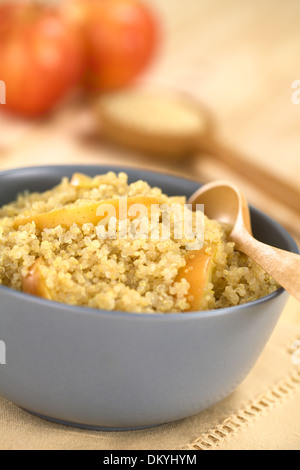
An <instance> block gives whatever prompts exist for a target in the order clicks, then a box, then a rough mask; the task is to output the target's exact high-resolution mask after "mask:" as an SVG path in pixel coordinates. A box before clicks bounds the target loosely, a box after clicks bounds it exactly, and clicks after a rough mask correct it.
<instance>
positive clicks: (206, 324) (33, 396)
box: [0, 166, 297, 429]
mask: <svg viewBox="0 0 300 470" xmlns="http://www.w3.org/2000/svg"><path fill="white" fill-rule="evenodd" d="M109 170H114V171H117V172H118V171H127V173H128V174H129V178H130V181H135V180H137V179H140V178H142V179H144V180H146V181H148V182H149V183H150V184H151V185H156V186H159V187H161V188H162V189H163V190H164V191H165V192H166V193H168V194H169V195H176V194H185V195H187V196H189V195H190V194H191V193H193V192H194V191H195V190H196V189H197V188H198V186H199V185H198V184H197V183H195V182H193V181H189V180H186V179H181V178H175V177H172V176H167V175H164V174H160V173H152V172H147V171H141V170H133V169H129V168H128V169H126V168H125V169H124V168H117V167H108V166H55V167H38V168H27V169H26V168H25V169H18V170H13V171H7V172H3V173H1V174H0V206H2V205H3V204H4V203H8V202H10V201H12V200H14V198H15V196H16V195H17V193H19V192H20V191H23V190H25V189H27V190H30V191H43V190H46V189H49V188H51V187H53V186H54V185H56V184H57V183H58V182H59V181H60V180H61V178H62V177H63V176H71V175H72V174H73V173H74V172H75V171H76V172H78V171H79V172H84V173H87V174H90V175H95V174H99V173H104V172H107V171H109ZM252 221H253V228H254V234H255V236H256V237H257V238H259V239H261V240H262V241H264V242H266V243H269V244H272V245H275V246H277V247H280V248H283V249H285V250H289V251H292V252H297V246H296V243H295V242H294V241H293V240H292V239H291V237H290V236H289V234H288V233H287V232H286V231H285V230H284V229H283V228H282V227H281V226H279V225H278V224H277V223H276V222H274V221H273V220H271V219H270V218H268V217H267V216H266V215H264V214H262V213H261V212H259V211H257V210H255V209H252ZM287 297H288V295H287V293H286V292H285V291H284V290H283V289H281V290H279V291H278V292H276V293H274V294H272V295H269V296H268V297H265V298H263V299H261V300H258V301H255V302H253V303H249V304H247V305H243V306H238V307H232V308H227V309H222V310H214V311H208V312H199V313H183V314H171V315H154V314H150V315H142V314H131V313H124V312H108V311H105V310H92V309H88V308H81V307H72V306H68V305H63V304H59V303H55V302H48V301H45V300H42V299H38V298H35V297H32V296H29V295H26V294H22V293H19V292H15V291H13V290H11V289H8V288H5V287H0V341H2V342H3V343H5V345H6V364H5V365H0V394H1V395H3V396H4V397H6V398H7V399H9V400H11V401H12V402H14V403H16V404H17V405H19V406H20V407H22V408H25V409H27V410H29V411H31V412H32V413H35V414H37V415H39V416H43V417H46V418H48V419H51V420H54V421H58V422H62V423H65V424H71V425H74V426H79V427H86V428H90V427H91V428H94V427H96V428H99V429H105V428H106V429H128V428H140V427H147V426H153V425H158V424H162V423H166V422H170V421H173V420H178V419H180V418H184V417H187V416H190V415H192V414H195V413H198V412H199V411H201V410H203V409H205V408H208V407H210V406H211V405H213V404H214V403H216V402H218V401H219V400H221V399H222V398H224V397H226V396H227V395H229V394H230V393H231V392H232V391H233V390H234V389H235V388H236V387H237V386H238V385H239V384H240V383H241V382H242V380H243V379H244V378H245V377H246V375H247V374H248V373H249V371H250V370H251V369H252V367H253V366H254V364H255V363H256V361H257V359H258V357H259V356H260V354H261V352H262V350H263V348H264V346H265V345H266V342H267V341H268V339H269V337H270V335H271V333H272V331H273V329H274V327H275V325H276V323H277V321H278V319H279V317H280V314H281V312H282V310H283V307H284V305H285V303H286V301H287ZM3 343H2V346H3Z"/></svg>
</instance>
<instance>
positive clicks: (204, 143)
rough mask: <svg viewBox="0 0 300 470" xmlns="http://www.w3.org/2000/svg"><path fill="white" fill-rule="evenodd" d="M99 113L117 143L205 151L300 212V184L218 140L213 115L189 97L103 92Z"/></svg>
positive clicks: (178, 152) (171, 151) (177, 154)
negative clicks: (265, 167) (295, 184)
mask: <svg viewBox="0 0 300 470" xmlns="http://www.w3.org/2000/svg"><path fill="white" fill-rule="evenodd" d="M96 114H97V116H98V117H99V118H100V125H101V133H102V135H104V136H105V137H106V138H108V139H109V140H111V141H113V142H115V143H117V144H119V145H122V146H125V147H128V148H131V149H134V150H137V151H141V152H145V153H148V154H151V155H156V156H159V157H160V158H164V159H167V158H169V159H172V160H171V161H174V160H175V159H177V160H179V159H184V158H188V157H189V156H191V155H192V154H195V153H197V152H205V153H207V154H209V155H212V156H214V157H216V158H218V159H219V160H221V161H222V162H224V163H225V164H226V165H227V166H229V167H230V168H231V169H233V170H234V171H235V172H236V173H237V174H239V175H240V176H243V177H244V178H245V179H246V180H248V181H250V182H252V183H254V184H255V186H256V187H258V188H261V189H263V190H264V191H266V192H268V193H269V194H270V195H271V196H272V197H273V198H274V199H276V200H277V201H280V202H281V203H284V204H285V205H287V206H288V207H290V208H292V209H293V210H295V211H296V212H297V213H300V188H299V189H298V188H296V187H295V186H293V185H292V184H289V183H288V182H287V181H285V180H283V179H281V178H280V177H277V176H276V175H274V174H272V173H269V172H268V171H266V170H265V169H264V168H262V167H261V166H259V165H257V164H256V163H253V162H251V160H250V159H249V158H248V159H247V158H246V157H244V156H242V155H241V154H239V153H238V152H236V151H234V150H232V149H230V148H228V147H227V146H226V145H225V144H223V143H222V142H220V141H219V140H218V138H217V136H216V135H215V132H214V120H213V118H212V117H211V116H210V114H209V112H208V111H207V110H206V109H205V108H204V107H203V106H202V105H200V104H199V103H197V101H196V100H195V99H193V98H191V97H188V96H186V95H184V94H181V93H178V92H170V91H162V90H161V91H154V90H147V89H132V90H126V91H120V92H116V93H113V94H110V95H104V96H102V97H101V98H99V99H98V101H97V103H96Z"/></svg>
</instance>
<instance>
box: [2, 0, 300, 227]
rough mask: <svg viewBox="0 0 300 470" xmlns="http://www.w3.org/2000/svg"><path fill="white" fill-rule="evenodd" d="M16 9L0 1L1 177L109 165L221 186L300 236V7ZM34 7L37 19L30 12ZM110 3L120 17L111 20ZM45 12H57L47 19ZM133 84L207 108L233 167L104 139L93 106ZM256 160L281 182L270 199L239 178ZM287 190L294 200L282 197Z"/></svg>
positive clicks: (205, 0) (232, 0)
mask: <svg viewBox="0 0 300 470" xmlns="http://www.w3.org/2000/svg"><path fill="white" fill-rule="evenodd" d="M122 2H123V5H121V3H122ZM14 3H15V2H14V1H13V0H11V1H9V2H5V1H2V2H0V43H1V50H0V80H2V81H3V82H4V83H5V85H6V104H1V105H0V169H7V168H14V167H19V166H31V165H40V164H43V165H44V164H45V165H46V164H61V163H74V162H76V163H92V164H103V163H106V164H107V163H111V164H121V165H124V166H129V165H130V166H141V167H148V168H155V169H158V170H162V171H167V172H172V173H177V174H182V175H184V176H191V177H193V178H194V179H197V180H199V182H206V181H211V180H214V179H219V178H222V179H224V178H226V179H230V180H232V181H234V182H236V183H237V184H238V185H239V186H240V187H241V188H242V189H243V190H244V191H245V193H246V195H247V197H248V198H249V200H250V202H251V203H253V204H255V205H256V206H258V207H259V208H261V209H263V210H264V211H265V212H267V213H269V214H270V215H271V216H273V217H275V218H276V219H277V220H279V221H280V222H281V223H283V224H284V225H285V226H286V227H287V228H288V229H289V230H290V231H291V232H293V233H294V234H297V233H298V234H299V233H300V208H299V212H298V211H297V205H298V201H299V202H300V200H299V199H297V198H298V197H299V191H300V183H299V180H300V158H299V151H300V145H299V123H300V104H299V105H298V104H297V100H295V99H293V96H294V98H295V94H296V92H297V90H296V89H295V88H293V87H292V86H293V84H294V86H296V85H295V81H296V80H299V79H300V67H299V50H300V35H299V17H300V2H299V1H298V0H286V1H285V2H282V1H281V0H263V1H262V0H243V2H241V1H238V0H188V2H183V1H182V0H164V1H161V0H136V1H135V0H132V1H131V0H130V1H128V0H110V1H107V0H98V1H97V0H90V1H89V0H66V1H63V0H61V1H59V2H55V1H54V0H52V1H49V2H47V1H45V0H44V2H27V1H24V2H19V3H20V4H21V5H22V8H21V7H19V11H17V12H16V11H11V6H12V5H14ZM37 3H40V4H42V5H44V6H43V8H42V10H40V9H38V11H37V10H35V11H34V12H33V11H31V12H30V11H28V9H29V8H30V4H37ZM114 3H117V4H119V5H118V8H119V10H118V9H117V8H116V9H115V10H113V9H112V10H110V11H107V10H108V9H109V8H110V9H111V8H112V4H114ZM128 3H131V5H129V6H128ZM88 4H90V5H88ZM95 4H98V6H97V5H95ZM99 4H105V5H104V6H103V5H102V6H101V7H99ZM124 4H125V5H124ZM126 4H127V6H126ZM7 5H9V6H10V7H7ZM45 5H46V6H45ZM49 5H50V6H51V7H55V8H57V9H59V13H57V12H56V13H55V14H54V13H53V12H52V13H49V12H48V6H49ZM129 7H130V8H131V9H132V8H135V9H136V10H137V11H136V13H134V12H132V11H131V12H130V11H129V12H128V11H127V10H126V8H129ZM34 8H37V7H34ZM122 8H123V9H122ZM44 9H46V10H47V11H46V10H44ZM89 9H92V10H91V11H92V13H91V11H87V10H89ZM93 9H94V10H93ZM139 9H142V10H139ZM21 10H22V11H21ZM47 15H48V16H47ZM51 15H52V16H51ZM53 15H54V16H53ZM50 20H51V21H50ZM122 22H125V23H127V29H126V34H125V33H124V31H123V30H122ZM131 23H132V24H131ZM130 27H131V28H132V31H131V30H130ZM128 28H129V29H128ZM129 30H130V31H129ZM126 38H127V39H126ZM126 41H127V45H125V43H126ZM129 43H130V44H131V46H130V47H129ZM79 50H80V51H81V53H82V56H81V57H79V56H76V51H77V52H78V51H79ZM126 54H128V57H127V56H126ZM81 61H83V62H81ZM82 63H84V65H82ZM118 70H119V71H120V70H122V73H121V74H120V73H119V72H118ZM71 72H73V75H72V73H71ZM123 72H124V73H123ZM125 72H126V73H125ZM127 72H128V73H127ZM79 75H80V77H79ZM129 85H130V86H131V87H135V86H141V85H143V86H145V87H146V86H147V87H149V86H151V87H155V88H157V89H161V90H174V91H179V92H184V93H186V94H187V95H188V96H189V97H190V98H191V99H192V100H196V102H197V103H200V104H201V106H203V109H204V110H208V111H209V116H210V119H211V120H212V122H213V129H214V131H213V132H214V135H216V136H217V137H216V138H217V140H218V142H222V145H223V146H225V147H230V148H232V149H235V151H236V153H237V155H238V162H237V161H234V162H233V163H232V164H228V162H227V163H224V161H222V159H220V158H216V156H213V155H210V154H209V152H207V151H206V152H201V151H195V152H192V154H191V155H188V156H187V158H184V159H183V160H180V161H178V160H177V159H175V158H174V159H172V158H168V159H164V158H155V156H154V155H151V154H149V153H148V154H146V153H144V152H142V151H137V150H135V151H134V150H128V149H126V148H123V147H122V146H120V145H115V144H114V143H113V142H111V141H109V139H107V138H105V136H104V134H103V132H102V127H101V126H102V124H101V115H100V113H99V111H98V107H97V106H95V104H97V103H98V100H99V99H100V98H101V97H102V96H104V95H105V96H109V95H110V94H111V93H113V92H114V90H115V89H118V90H120V89H121V90H126V87H128V86H129ZM298 96H299V101H300V93H299V95H298ZM2 98H3V97H2ZM2 101H3V99H2ZM23 101H24V102H23ZM132 106H133V108H132V109H131V112H133V113H134V104H133V105H132ZM170 119H172V117H170ZM141 120H142V116H141ZM249 162H250V163H251V164H255V165H256V166H257V168H258V169H261V170H262V172H263V173H262V174H263V178H265V180H266V181H267V179H268V177H270V179H271V180H272V178H275V180H274V181H275V183H274V184H275V185H276V188H275V191H273V194H270V192H269V191H267V190H266V188H265V185H264V184H263V178H257V181H255V174H254V176H253V174H252V175H250V174H249V175H247V171H244V172H243V171H241V169H242V168H243V166H244V165H245V167H246V168H247V165H248V163H249ZM255 171H256V170H255ZM268 175H269V176H268ZM248 176H249V177H248ZM266 186H267V185H266ZM286 187H288V188H290V194H291V195H292V196H293V194H294V198H295V200H294V203H291V204H289V203H287V201H286V199H284V198H283V199H282V198H281V194H283V193H284V191H285V189H284V188H286ZM275 192H277V197H276V194H275ZM292 202H293V201H292ZM299 207H300V204H299ZM298 227H299V228H298Z"/></svg>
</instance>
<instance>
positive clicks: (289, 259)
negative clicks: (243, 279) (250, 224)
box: [231, 230, 300, 302]
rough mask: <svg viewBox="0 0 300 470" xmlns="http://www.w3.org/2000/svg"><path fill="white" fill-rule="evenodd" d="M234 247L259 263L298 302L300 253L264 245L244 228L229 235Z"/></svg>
mask: <svg viewBox="0 0 300 470" xmlns="http://www.w3.org/2000/svg"><path fill="white" fill-rule="evenodd" d="M231 238H232V240H233V241H234V242H235V243H236V248H237V249H238V250H239V251H242V252H243V253H245V254H246V255H248V256H249V257H250V258H252V259H253V260H254V261H255V262H256V263H257V264H259V265H260V266H261V267H262V268H263V269H264V270H265V271H266V272H267V273H268V274H270V275H271V276H272V277H273V278H274V279H275V281H277V282H278V284H280V285H281V286H282V287H284V288H285V289H286V290H287V291H288V292H289V293H290V294H291V295H293V296H294V297H295V298H296V299H297V300H298V301H299V302H300V255H297V254H295V253H290V252H288V251H284V250H280V249H279V248H274V247H272V246H269V245H266V244H264V243H261V242H259V241H258V240H256V239H255V238H253V237H252V236H251V235H250V234H249V233H248V232H247V231H246V230H239V234H238V235H236V236H235V234H234V232H233V234H232V236H231Z"/></svg>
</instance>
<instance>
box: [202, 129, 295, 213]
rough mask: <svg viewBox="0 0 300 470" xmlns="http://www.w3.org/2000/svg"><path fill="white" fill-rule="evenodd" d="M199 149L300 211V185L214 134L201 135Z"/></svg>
mask: <svg viewBox="0 0 300 470" xmlns="http://www.w3.org/2000/svg"><path fill="white" fill-rule="evenodd" d="M199 149H200V150H202V151H205V152H207V153H208V154H210V155H212V156H214V157H216V158H218V159H219V160H221V161H223V162H224V163H225V164H226V165H227V166H229V167H230V168H232V169H233V170H234V171H235V172H236V173H238V174H240V175H241V176H243V177H244V178H245V179H246V180H248V181H251V182H252V183H254V184H255V185H256V186H258V187H261V188H262V189H263V190H265V191H267V192H268V193H269V194H270V195H271V196H273V197H274V198H275V199H277V200H278V201H280V202H283V203H284V204H287V205H288V206H289V207H291V208H293V209H294V210H296V212H297V213H300V185H299V188H296V187H295V186H294V185H292V184H289V183H288V181H286V180H284V179H282V178H280V177H278V176H276V175H275V174H274V173H271V172H268V171H267V170H265V169H264V168H263V167H262V166H260V165H257V164H256V163H253V162H252V161H251V160H250V158H249V157H248V158H246V157H245V156H243V155H242V154H240V153H238V152H237V151H235V150H232V149H230V148H228V147H227V146H226V145H224V144H223V143H220V142H218V141H217V140H216V138H215V137H214V136H210V135H209V136H207V137H205V138H203V137H201V139H200V141H199Z"/></svg>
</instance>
